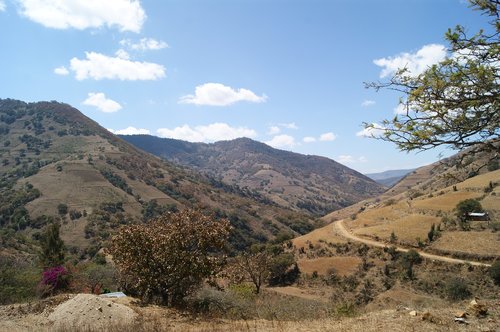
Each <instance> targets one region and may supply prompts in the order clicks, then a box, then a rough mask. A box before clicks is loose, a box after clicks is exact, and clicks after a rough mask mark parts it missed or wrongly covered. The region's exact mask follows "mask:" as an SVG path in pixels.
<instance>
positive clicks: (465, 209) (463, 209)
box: [456, 198, 483, 221]
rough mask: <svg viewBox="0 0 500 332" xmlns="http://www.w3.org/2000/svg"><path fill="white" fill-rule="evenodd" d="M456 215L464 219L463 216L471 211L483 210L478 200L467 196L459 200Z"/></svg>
mask: <svg viewBox="0 0 500 332" xmlns="http://www.w3.org/2000/svg"><path fill="white" fill-rule="evenodd" d="M456 210H457V217H458V218H460V219H461V220H464V221H465V216H467V214H468V213H471V212H481V211H483V207H482V206H481V203H479V201H477V200H475V199H472V198H469V199H466V200H463V201H460V202H459V203H458V204H457V207H456Z"/></svg>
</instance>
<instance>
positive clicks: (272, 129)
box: [267, 126, 281, 135]
mask: <svg viewBox="0 0 500 332" xmlns="http://www.w3.org/2000/svg"><path fill="white" fill-rule="evenodd" d="M279 133H281V129H280V127H278V126H271V127H269V130H268V132H267V134H268V135H277V134H279Z"/></svg>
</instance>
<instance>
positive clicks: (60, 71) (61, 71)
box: [54, 66, 69, 76]
mask: <svg viewBox="0 0 500 332" xmlns="http://www.w3.org/2000/svg"><path fill="white" fill-rule="evenodd" d="M54 73H56V74H57V75H62V76H66V75H68V74H69V70H68V69H67V68H66V67H64V66H61V67H57V68H55V69H54Z"/></svg>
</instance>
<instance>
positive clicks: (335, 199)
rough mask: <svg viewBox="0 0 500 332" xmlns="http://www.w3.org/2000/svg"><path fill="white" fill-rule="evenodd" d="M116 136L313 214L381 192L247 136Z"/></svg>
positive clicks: (341, 170)
mask: <svg viewBox="0 0 500 332" xmlns="http://www.w3.org/2000/svg"><path fill="white" fill-rule="evenodd" d="M120 137H121V138H123V139H124V140H126V141H128V142H129V143H131V144H133V145H135V146H136V147H138V148H140V149H143V150H145V151H148V152H150V153H152V154H155V155H157V156H159V157H162V158H165V159H167V160H170V161H172V162H175V163H179V164H181V165H184V166H188V167H191V168H194V169H196V170H198V171H201V172H203V173H206V174H209V175H210V176H213V177H215V178H217V179H219V180H220V181H222V182H224V183H227V184H229V185H237V186H239V187H241V188H248V189H250V190H252V191H255V192H257V193H259V194H260V195H262V196H264V197H266V198H268V199H270V200H271V201H273V202H274V203H276V204H277V205H279V206H282V207H286V208H291V209H294V210H296V211H302V212H304V213H313V214H315V215H317V216H321V215H324V214H326V213H328V212H330V211H332V210H337V209H340V208H343V207H346V206H349V205H351V204H354V203H356V202H358V201H360V200H363V199H366V198H369V197H374V196H376V195H379V194H381V193H382V192H384V191H385V187H383V186H382V185H379V184H377V183H375V182H374V181H373V180H371V179H369V178H368V177H366V176H364V175H362V174H360V173H358V172H356V171H354V170H352V169H350V168H348V167H345V166H343V165H341V164H339V163H337V162H335V161H333V160H331V159H328V158H325V157H319V156H309V155H307V156H306V155H301V154H298V153H293V152H288V151H283V150H278V149H274V148H272V147H270V146H268V145H266V144H263V143H260V142H256V141H253V140H251V139H248V138H239V139H235V140H232V141H221V142H216V143H213V144H203V143H190V142H185V141H180V140H174V139H166V138H158V137H155V136H149V135H132V136H120Z"/></svg>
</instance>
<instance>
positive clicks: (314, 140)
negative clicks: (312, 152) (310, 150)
mask: <svg viewBox="0 0 500 332" xmlns="http://www.w3.org/2000/svg"><path fill="white" fill-rule="evenodd" d="M302 141H303V142H304V143H312V142H316V138H314V137H311V136H306V137H304V138H303V139H302Z"/></svg>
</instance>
